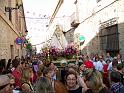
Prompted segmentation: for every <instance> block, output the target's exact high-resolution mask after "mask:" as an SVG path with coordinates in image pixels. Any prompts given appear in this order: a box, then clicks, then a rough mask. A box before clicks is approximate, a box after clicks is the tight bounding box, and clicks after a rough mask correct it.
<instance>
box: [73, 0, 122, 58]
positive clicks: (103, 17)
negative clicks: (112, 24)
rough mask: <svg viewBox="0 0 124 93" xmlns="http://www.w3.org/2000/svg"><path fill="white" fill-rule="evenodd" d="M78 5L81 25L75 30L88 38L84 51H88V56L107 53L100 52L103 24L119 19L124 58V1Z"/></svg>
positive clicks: (120, 43)
mask: <svg viewBox="0 0 124 93" xmlns="http://www.w3.org/2000/svg"><path fill="white" fill-rule="evenodd" d="M78 3H79V12H80V13H79V17H80V23H81V24H80V25H79V27H78V28H77V29H76V30H75V33H81V34H82V35H84V37H86V42H85V43H84V45H83V47H82V49H84V51H87V53H88V54H91V53H92V52H95V53H99V54H101V53H103V54H105V51H100V43H99V38H97V34H98V33H99V31H100V26H101V23H103V22H105V21H107V20H109V19H112V18H117V24H118V32H119V33H120V34H119V48H120V53H121V54H122V56H124V49H123V46H124V30H123V29H124V7H123V6H124V0H101V1H100V2H98V3H97V2H96V1H95V0H87V2H86V1H84V2H82V0H78ZM81 9H82V10H81ZM83 14H84V15H83ZM95 38H97V39H95ZM94 39H95V40H94ZM94 42H95V44H94ZM93 44H94V45H93ZM86 47H87V48H86ZM95 48H97V49H95Z"/></svg>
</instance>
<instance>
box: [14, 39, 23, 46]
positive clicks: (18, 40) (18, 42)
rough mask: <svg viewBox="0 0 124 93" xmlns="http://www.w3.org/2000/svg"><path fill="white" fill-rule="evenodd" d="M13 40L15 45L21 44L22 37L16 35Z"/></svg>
mask: <svg viewBox="0 0 124 93" xmlns="http://www.w3.org/2000/svg"><path fill="white" fill-rule="evenodd" d="M15 42H16V44H17V45H21V44H22V43H23V39H22V38H20V37H17V38H16V40H15Z"/></svg>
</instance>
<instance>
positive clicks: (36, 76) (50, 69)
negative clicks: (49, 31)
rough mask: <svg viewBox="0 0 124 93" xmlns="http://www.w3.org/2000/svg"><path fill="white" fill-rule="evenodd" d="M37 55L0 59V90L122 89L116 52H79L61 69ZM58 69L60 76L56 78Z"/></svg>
mask: <svg viewBox="0 0 124 93" xmlns="http://www.w3.org/2000/svg"><path fill="white" fill-rule="evenodd" d="M39 59H41V58H39V57H37V56H33V57H32V58H30V57H27V58H24V57H22V58H19V57H18V56H16V57H15V58H14V59H9V60H8V62H7V65H6V60H5V59H1V60H0V93H17V91H18V93H124V76H123V73H124V61H123V60H122V57H121V55H120V54H117V56H115V57H111V55H110V54H109V53H107V54H106V56H103V55H98V54H96V55H94V56H92V57H91V56H90V57H89V56H88V55H80V57H78V58H77V59H76V62H75V63H70V64H67V66H65V67H64V69H63V71H60V69H59V68H58V67H57V66H56V65H54V63H53V62H52V61H49V62H44V61H41V60H39ZM58 72H61V73H59V74H60V77H61V78H58Z"/></svg>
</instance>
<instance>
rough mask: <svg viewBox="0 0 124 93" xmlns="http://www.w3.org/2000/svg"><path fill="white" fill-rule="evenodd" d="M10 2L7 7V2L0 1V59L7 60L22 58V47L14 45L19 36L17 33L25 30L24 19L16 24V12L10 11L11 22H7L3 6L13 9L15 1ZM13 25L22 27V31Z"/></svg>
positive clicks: (7, 15)
mask: <svg viewBox="0 0 124 93" xmlns="http://www.w3.org/2000/svg"><path fill="white" fill-rule="evenodd" d="M10 1H11V5H12V6H10V5H9V2H8V0H2V1H0V59H7V60H8V59H10V58H14V57H15V56H19V57H21V56H22V47H21V45H17V44H16V43H15V39H16V38H17V37H19V36H20V35H19V32H25V29H26V24H25V20H24V19H23V21H20V23H18V22H17V20H16V19H17V18H16V17H17V16H15V11H16V10H12V21H10V20H9V14H8V12H5V6H6V7H7V6H10V7H15V5H16V3H17V2H16V0H10ZM17 11H19V9H18V10H17ZM17 13H18V12H17ZM18 14H19V13H18ZM21 14H22V15H24V14H23V13H21ZM15 24H18V25H22V29H17V28H18V27H17V25H15ZM23 50H24V49H23Z"/></svg>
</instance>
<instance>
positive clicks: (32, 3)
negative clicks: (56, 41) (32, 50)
mask: <svg viewBox="0 0 124 93" xmlns="http://www.w3.org/2000/svg"><path fill="white" fill-rule="evenodd" d="M58 1H59V0H23V6H24V12H25V19H26V25H27V30H28V35H27V38H30V42H31V43H32V44H33V45H36V44H40V43H42V42H44V41H45V39H46V34H48V33H46V30H47V25H48V23H49V20H50V17H51V15H52V14H53V12H54V10H55V7H56V5H57V3H58ZM37 47H40V46H37ZM38 49H39V48H38ZM38 51H39V50H38Z"/></svg>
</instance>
